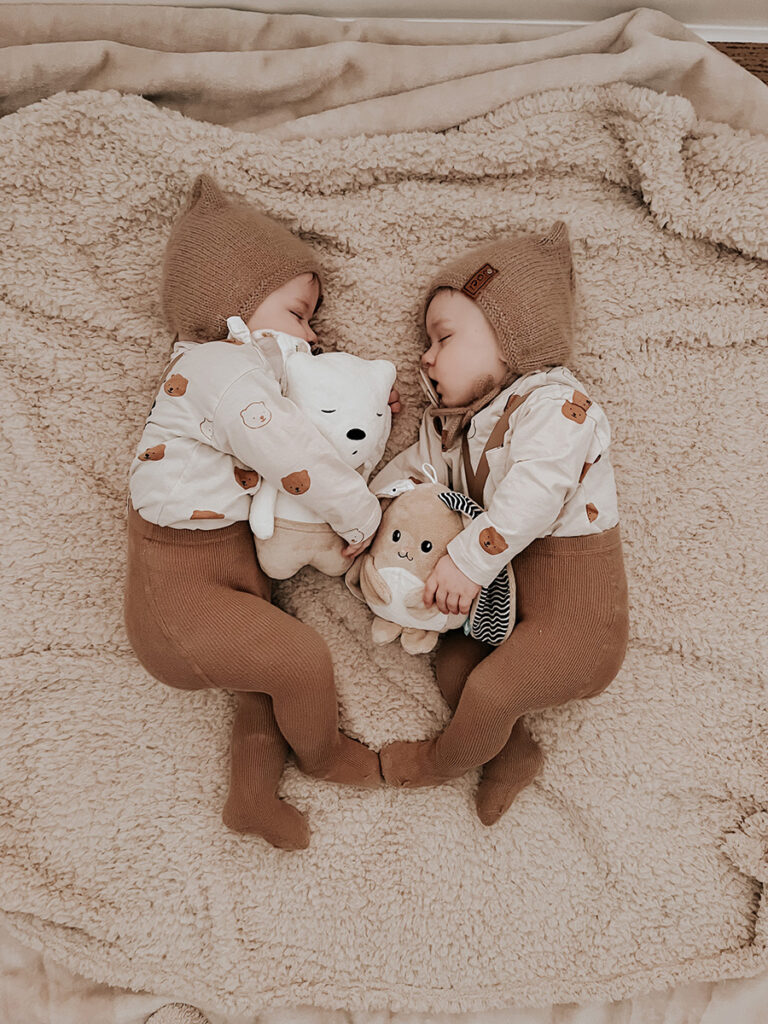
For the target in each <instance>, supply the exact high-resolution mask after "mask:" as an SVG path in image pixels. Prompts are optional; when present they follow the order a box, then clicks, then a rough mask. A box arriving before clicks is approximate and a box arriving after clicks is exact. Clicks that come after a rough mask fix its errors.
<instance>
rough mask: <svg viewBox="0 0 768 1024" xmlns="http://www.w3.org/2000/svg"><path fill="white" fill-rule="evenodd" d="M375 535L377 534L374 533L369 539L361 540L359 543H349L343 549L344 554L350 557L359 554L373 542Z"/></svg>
mask: <svg viewBox="0 0 768 1024" xmlns="http://www.w3.org/2000/svg"><path fill="white" fill-rule="evenodd" d="M375 536H376V534H375V533H372V534H371V536H370V537H368V539H367V540H361V541H360V543H359V544H348V545H347V546H346V547H345V548H342V549H341V553H342V555H344V556H347V557H349V558H354V557H355V556H356V555H359V554H360V552H361V551H364V550H365V549H366V548H367V547H368V545H369V544H370V543H371V541H372V540H373V538H374V537H375Z"/></svg>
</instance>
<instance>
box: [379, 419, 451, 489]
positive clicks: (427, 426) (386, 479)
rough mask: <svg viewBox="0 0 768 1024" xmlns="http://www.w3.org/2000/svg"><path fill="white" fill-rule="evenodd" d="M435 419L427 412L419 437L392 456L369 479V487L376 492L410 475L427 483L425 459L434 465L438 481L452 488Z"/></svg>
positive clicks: (422, 421)
mask: <svg viewBox="0 0 768 1024" xmlns="http://www.w3.org/2000/svg"><path fill="white" fill-rule="evenodd" d="M433 422H434V421H433V420H432V417H431V416H427V414H426V413H425V414H424V416H423V417H422V420H421V426H420V427H419V437H418V440H417V441H414V443H413V444H412V445H411V446H410V447H409V448H404V449H403V451H401V452H400V453H399V454H397V455H396V456H395V457H394V458H393V459H391V460H390V461H389V462H388V463H387V464H386V466H385V467H384V468H383V469H382V470H381V471H380V472H378V473H377V474H376V476H375V477H374V478H373V480H371V481H370V482H369V484H368V486H369V487H370V489H371V491H373V493H374V494H375V493H376V491H379V490H382V489H383V488H384V487H387V486H389V484H391V483H394V481H395V480H407V479H408V478H409V477H411V476H414V477H416V479H417V480H420V481H422V482H425V483H426V482H428V481H429V477H428V476H427V475H426V474H425V472H424V470H423V469H422V466H423V464H424V463H425V462H429V463H430V464H431V465H432V466H434V469H435V473H436V474H437V479H438V480H439V482H440V483H441V484H445V486H446V487H450V473H449V469H448V465H447V463H446V462H445V459H444V458H443V453H442V449H441V442H440V435H439V434H438V433H437V431H436V430H435V428H434V426H433Z"/></svg>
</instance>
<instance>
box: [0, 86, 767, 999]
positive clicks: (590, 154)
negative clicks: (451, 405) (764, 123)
mask: <svg viewBox="0 0 768 1024" xmlns="http://www.w3.org/2000/svg"><path fill="white" fill-rule="evenodd" d="M203 170H206V171H210V172H212V173H213V174H215V176H216V177H217V179H218V180H219V182H220V183H221V185H222V186H223V187H224V188H226V189H228V190H230V191H232V192H233V193H237V194H240V195H242V196H243V197H245V198H247V199H248V200H250V201H253V202H257V203H260V204H262V206H263V208H264V209H266V210H267V211H269V212H270V213H271V214H273V215H274V216H276V217H279V218H280V219H281V220H282V221H283V222H284V223H285V224H286V225H287V226H288V227H289V228H291V229H292V230H294V231H296V232H298V233H300V234H301V235H302V236H303V237H305V238H306V239H307V240H308V241H309V242H310V244H312V245H313V246H314V247H315V248H316V250H317V252H318V254H319V255H320V258H321V259H322V261H323V264H324V266H325V267H326V268H327V297H326V301H325V303H324V305H323V307H322V310H321V314H320V317H319V323H318V326H319V334H320V336H321V341H322V342H323V343H324V344H325V345H326V346H327V347H333V346H337V347H339V348H345V349H348V350H350V351H354V352H356V353H358V354H360V355H362V356H365V357H378V356H386V357H388V358H391V359H393V360H394V361H395V362H396V363H397V365H398V368H399V386H400V389H401V392H402V394H403V398H404V401H405V411H404V412H403V413H402V414H401V415H400V416H399V417H397V418H396V420H395V427H394V429H393V433H392V436H391V439H390V444H389V449H388V455H391V454H394V453H395V452H397V451H398V450H400V449H401V448H402V447H403V446H404V445H407V444H408V443H410V442H411V441H412V440H413V439H414V438H415V434H416V428H417V423H418V417H419V412H420V405H421V402H420V398H419V394H420V393H419V389H418V387H417V385H416V368H417V359H418V353H419V345H420V341H421V337H420V333H419V325H418V323H417V314H418V309H419V300H420V296H421V290H422V289H423V287H424V286H425V285H426V283H427V281H428V280H429V279H430V277H431V275H432V274H433V273H434V271H435V270H436V268H437V267H438V266H439V265H440V264H441V263H443V262H444V261H446V260H448V259H450V258H452V257H453V256H454V255H455V253H456V252H457V251H460V250H461V249H463V248H464V247H466V246H469V245H475V244H480V243H481V242H482V241H484V240H485V239H487V238H490V237H492V236H494V235H496V234H497V233H500V232H505V231H514V230H518V229H523V230H525V229H530V230H541V229H543V228H544V227H546V226H548V225H549V224H550V223H551V222H552V220H553V219H555V218H557V217H562V218H564V219H565V220H566V221H567V223H568V224H569V227H570V231H571V236H572V239H573V247H574V262H575V266H576V272H577V277H578V284H579V302H580V309H579V324H578V345H577V354H576V358H575V359H574V363H573V369H574V370H575V371H576V372H577V374H578V375H579V376H580V377H581V379H582V380H583V381H584V383H585V385H586V386H587V388H588V389H589V391H590V394H592V395H593V396H594V398H595V400H597V401H599V402H600V403H601V404H602V405H603V407H604V408H605V409H606V411H607V413H608V416H609V419H610V421H611V424H612V427H613V431H614V450H613V451H614V454H613V460H614V465H615V468H616V475H617V481H618V487H619V503H620V510H621V521H622V531H623V537H624V544H625V557H626V563H627V573H628V578H629V589H630V617H631V638H630V647H629V651H628V654H627V658H626V661H625V664H624V666H623V668H622V670H621V672H620V674H619V676H618V677H617V679H616V680H615V681H614V683H613V684H612V685H611V686H610V687H609V689H608V690H607V691H606V692H605V693H604V694H603V695H602V696H601V697H599V698H598V699H596V700H594V701H590V702H581V703H580V702H571V703H570V704H568V705H565V706H563V707H560V708H557V709H552V710H550V711H545V712H540V713H537V714H535V715H531V716H529V723H530V728H531V731H532V732H533V733H534V735H535V736H536V738H537V739H539V741H540V742H541V743H542V745H543V747H544V750H545V752H546V765H545V767H544V770H543V772H542V773H541V775H540V776H539V777H538V778H537V780H536V781H535V782H534V784H533V785H531V786H530V787H529V788H528V789H526V790H525V791H524V792H523V793H522V794H521V795H520V797H519V798H518V800H517V801H516V802H515V803H514V804H513V806H512V808H511V809H510V811H509V812H508V813H507V815H506V816H505V817H504V818H503V819H502V820H501V822H499V823H498V824H497V825H496V826H494V827H492V828H490V829H487V828H485V827H483V826H482V825H481V824H480V823H479V822H478V820H477V818H476V817H475V813H474V808H473V800H472V794H473V789H474V785H475V783H476V779H477V774H476V773H473V774H472V775H469V776H467V777H465V778H463V779H461V780H457V781H456V782H453V783H451V784H448V785H446V786H443V787H441V788H438V789H426V790H415V791H406V792H404V791H395V790H391V789H388V788H384V789H382V790H380V791H377V792H366V791H362V790H355V789H351V788H349V789H347V788H342V787H338V786H334V785H332V784H328V783H321V782H317V781H315V780H312V779H309V778H307V777H305V776H303V775H301V774H299V773H298V772H297V770H296V769H295V767H294V766H293V765H289V766H288V768H287V769H286V773H285V777H284V782H283V786H282V792H283V793H284V795H285V796H287V797H288V798H289V799H290V800H291V801H292V802H294V803H295V804H296V805H297V806H298V807H300V808H301V809H302V810H305V811H306V812H307V813H308V816H309V820H310V824H311V828H312V833H313V835H312V845H311V847H310V849H309V850H308V851H304V852H300V853H285V852H281V851H276V850H274V849H273V848H271V847H268V846H267V845H266V844H265V843H263V842H262V841H260V840H258V839H254V838H247V837H241V836H236V835H234V834H232V833H230V832H227V831H226V830H225V829H224V828H223V826H222V825H221V819H220V814H221V806H222V803H223V800H224V797H225V795H226V790H227V783H228V767H229V765H228V741H229V732H230V728H231V724H232V717H233V712H234V699H233V697H232V695H230V694H228V693H225V692H220V693H213V692H202V693H183V692H176V691H172V690H169V689H168V688H166V687H163V686H162V685H161V684H159V683H157V682H156V681H155V680H153V679H152V678H151V677H149V676H148V675H147V674H146V673H145V672H144V671H143V669H141V668H140V666H139V665H138V663H137V662H136V660H135V658H134V656H133V654H132V651H131V649H130V647H129V645H128V643H127V640H126V637H125V633H124V629H123V624H122V617H121V600H122V588H123V580H124V572H125V570H124V542H125V494H126V484H127V467H128V464H129V461H130V458H131V456H132V454H133V451H134V447H135V444H136V440H137V437H138V435H139V433H140V431H141V427H142V424H143V422H144V418H145V416H146V412H147V409H148V408H149V405H150V404H151V399H152V395H153V392H154V389H155V387H156V383H157V379H158V375H159V373H160V372H161V369H162V367H163V365H164V362H165V359H166V356H167V353H168V349H169V343H170V339H169V337H168V336H167V334H166V333H165V332H164V331H163V328H162V322H161V318H160V315H159V306H158V275H159V266H160V260H161V257H162V252H163V247H164V244H165V239H166V236H167V232H168V229H169V225H170V223H171V221H172V219H173V217H174V215H175V213H176V212H177V210H178V208H179V204H180V202H181V201H182V197H183V195H184V194H185V193H186V191H187V189H188V187H189V184H190V182H191V181H192V180H193V178H194V176H195V175H196V174H197V173H198V172H200V171H203ZM767 189H768V138H766V137H765V136H763V135H758V134H750V133H749V132H747V131H745V130H734V129H732V128H730V127H727V126H725V125H723V124H718V123H711V122H705V121H700V120H697V117H696V115H695V112H694V110H693V107H692V106H691V104H690V102H689V101H688V100H687V99H685V98H682V97H670V96H665V95H663V94H660V93H656V92H652V91H650V90H647V89H644V88H639V87H635V86H631V85H628V84H626V83H616V84H613V85H607V86H600V87H578V88H574V89H565V90H553V91H550V92H545V93H540V94H537V95H533V96H529V97H526V98H523V99H520V100H516V101H514V102H512V103H510V104H508V105H505V106H503V107H501V108H499V109H497V110H495V111H494V112H492V113H490V114H488V115H486V116H482V117H478V118H476V119H474V120H471V121H468V122H466V123H465V124H463V125H462V126H461V127H460V128H459V129H454V130H450V131H447V132H445V133H443V134H430V133H410V134H403V135H398V134H392V135H389V136H374V137H371V138H366V139H329V140H326V141H324V142H319V141H316V140H312V139H308V140H303V141H298V142H292V143H287V144H286V143H282V142H280V141H278V140H273V139H264V138H259V137H254V136H252V135H246V134H239V133H237V132H233V131H232V130H230V129H228V128H224V127H220V126H215V125H210V124H205V123H201V122H196V121H192V120H189V119H187V118H185V117H184V116H183V115H181V114H178V113H175V112H171V111H167V110H161V109H158V108H156V107H155V106H153V105H152V104H151V103H149V102H147V101H145V100H143V99H141V98H139V97H136V96H125V97H123V96H121V95H120V94H118V93H116V92H114V91H107V92H93V91H92V92H82V93H78V94H58V95H56V96H54V97H52V98H49V99H46V100H43V101H42V102H40V103H37V104H35V105H32V106H28V107H26V108H24V109H23V110H21V111H20V112H18V113H15V114H11V115H8V116H7V117H5V118H3V119H2V121H0V232H1V233H2V240H3V245H2V250H1V251H0V265H1V270H0V282H1V285H0V288H1V292H0V294H1V296H2V298H1V300H0V359H1V360H2V367H3V374H2V381H1V382H0V383H1V386H2V392H0V398H1V401H2V417H1V418H0V424H1V429H2V445H3V463H4V467H5V469H4V477H5V484H4V490H3V503H2V517H3V518H2V537H3V541H4V557H3V559H2V563H0V572H2V578H3V602H4V615H3V632H2V673H3V675H2V690H1V691H0V745H1V749H2V751H3V757H2V769H1V775H0V802H1V804H2V817H1V818H0V909H1V910H2V913H3V918H4V921H5V922H7V923H8V925H9V926H11V927H12V928H13V929H14V931H15V933H16V934H17V935H18V937H19V938H22V939H23V941H25V942H26V943H27V944H28V945H32V946H39V947H41V948H45V949H46V950H47V951H49V952H50V953H51V955H53V956H55V957H56V958H57V959H59V960H60V961H62V962H63V963H65V964H66V965H67V966H68V967H69V968H70V969H71V970H76V971H79V972H81V973H84V974H87V975H89V976H91V977H98V979H99V980H102V981H104V982H106V983H108V984H111V985H121V986H126V987H133V988H139V989H149V990H151V991H173V992H174V994H175V996H176V998H179V999H186V1000H188V1001H190V1002H193V1003H195V1002H197V1003H203V1004H205V1005H207V1006H220V1007H221V1009H222V1012H246V1011H254V1010H261V1009H264V1008H267V1007H272V1006H281V1005H282V1006H286V1005H287V1006H297V1005H301V1004H313V1005H315V1006H320V1007H325V1008H331V1009H332V1008H346V1009H361V1010H373V1009H377V1008H385V1007H386V1008H389V1009H391V1010H407V1009H413V1010H421V1011H464V1010H483V1009H489V1008H496V1007H504V1006H508V1005H510V1004H530V1005H548V1004H552V1003H555V1002H566V1001H578V1002H584V1001H587V1000H590V999H617V998H621V997H624V996H628V995H631V994H633V993H637V992H641V991H644V990H648V989H650V988H652V987H661V986H665V985H670V984H675V983H678V982H684V981H689V980H694V979H718V978H725V977H736V976H748V975H752V974H756V973H758V972H759V971H760V970H762V969H764V968H765V967H766V966H768V948H767V940H768V935H767V930H766V907H765V904H764V902H763V886H764V884H765V882H766V881H767V880H768V868H766V850H767V848H768V755H767V754H766V742H765V740H766V723H767V721H768V706H767V703H766V692H765V688H764V687H765V680H764V675H763V672H764V665H765V663H766V653H767V652H766V650H765V645H764V640H763V634H764V624H765V612H766V609H765V603H764V598H763V594H764V593H765V590H766V583H767V581H766V580H765V566H766V561H767V560H766V554H767V551H766V549H767V548H768V542H767V541H766V537H765V529H764V517H763V515H761V513H762V511H763V507H762V505H763V496H762V494H761V493H760V485H761V483H763V482H764V480H765V447H764V446H763V447H762V448H761V447H760V443H759V442H760V440H761V439H762V438H763V437H764V434H765V426H766V424H765V401H764V392H765V384H766V368H765V366H766V364H765V347H764V346H765V340H766V336H767V335H768V309H767V308H766V303H767V299H768V292H767V289H766V264H765V260H766V259H768V242H767V241H766V239H768V230H767V229H768V203H767V201H766V195H767V194H768V193H767ZM276 599H277V601H278V603H279V604H281V605H282V606H283V607H285V608H286V609H288V610H289V611H290V612H291V613H293V614H296V615H298V616H299V617H300V618H302V619H304V620H305V621H307V622H309V623H310V624H311V625H312V626H314V627H315V628H317V629H318V630H319V631H320V632H321V633H322V634H323V635H324V636H325V637H326V638H327V641H328V643H329V645H330V648H331V651H332V654H333V658H334V663H335V666H336V669H337V682H338V689H339V694H340V706H341V717H342V724H343V726H344V727H345V728H346V729H347V731H348V732H349V733H350V734H351V735H354V736H356V737H359V738H361V739H363V740H364V741H365V742H367V743H369V744H370V745H372V746H373V747H375V748H379V747H380V746H381V745H382V744H383V743H385V742H387V741H389V740H392V739H395V738H398V737H400V738H405V739H417V738H421V737H424V736H427V735H430V734H432V733H433V732H435V731H436V730H437V729H438V728H440V727H441V726H442V725H443V724H444V723H445V721H446V720H447V715H448V711H447V708H446V706H445V705H444V703H443V702H442V699H441V697H440V696H439V693H438V691H437V688H436V686H435V683H434V679H433V674H432V671H431V668H430V662H429V659H428V658H423V657H411V656H410V655H407V654H406V653H405V652H403V651H402V649H400V648H399V647H398V646H396V645H391V646H389V647H386V648H374V647H372V646H371V644H370V641H369V626H370V613H369V612H368V611H367V609H366V608H365V607H364V606H363V605H361V604H360V603H359V602H357V601H356V600H355V599H354V597H352V595H350V594H349V593H347V592H346V590H345V588H344V587H343V585H342V584H341V582H340V581H339V580H338V579H329V578H325V577H322V576H320V575H319V574H317V573H315V572H314V570H304V571H303V572H302V573H301V574H300V575H299V576H297V577H296V578H295V579H294V580H291V581H288V582H286V583H284V584H280V585H279V586H277V587H276Z"/></svg>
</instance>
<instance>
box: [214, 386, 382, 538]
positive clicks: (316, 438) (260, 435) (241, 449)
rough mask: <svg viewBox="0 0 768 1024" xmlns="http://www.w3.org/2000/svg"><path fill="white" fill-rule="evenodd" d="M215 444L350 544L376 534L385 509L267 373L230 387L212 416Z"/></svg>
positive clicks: (358, 475) (359, 476)
mask: <svg viewBox="0 0 768 1024" xmlns="http://www.w3.org/2000/svg"><path fill="white" fill-rule="evenodd" d="M212 440H213V443H214V444H215V445H216V447H217V448H219V449H220V450H221V451H226V452H229V453H230V454H232V455H234V456H235V457H236V458H237V459H239V460H241V461H242V462H243V464H244V465H246V466H248V467H249V468H250V469H255V470H256V471H257V472H258V473H261V475H262V476H263V477H264V479H265V480H266V481H267V482H268V483H271V484H272V485H273V486H274V487H276V488H278V489H280V488H281V489H282V490H283V491H285V492H286V493H287V494H290V495H291V496H292V497H296V498H301V499H302V500H304V501H306V503H307V505H308V506H309V507H310V508H311V509H312V511H313V512H315V513H316V514H317V515H319V516H322V517H323V519H324V520H325V521H326V522H327V523H328V524H329V525H330V526H331V528H332V529H333V530H335V532H336V533H338V534H339V535H340V536H341V537H343V538H344V539H345V540H347V541H349V542H351V543H354V542H357V541H361V540H363V539H365V538H366V537H370V536H371V535H372V534H374V533H375V532H376V528H377V527H378V525H379V522H380V520H381V510H380V507H379V503H378V501H377V499H376V498H375V497H374V495H373V494H371V492H370V491H369V490H368V487H367V486H366V483H365V481H364V480H363V478H362V476H361V475H360V474H359V473H358V472H356V470H354V469H352V468H351V466H348V465H347V464H346V462H344V461H343V459H341V457H340V456H339V454H338V452H337V451H336V449H335V448H334V447H333V446H332V445H331V444H330V442H329V441H328V440H327V439H326V438H325V437H323V435H322V434H321V433H320V431H319V430H318V429H317V427H316V426H315V425H314V423H312V421H311V420H310V419H309V418H308V417H307V416H306V415H305V414H304V413H303V412H302V411H301V409H299V407H298V406H297V405H296V404H295V403H294V402H292V401H291V400H290V399H289V398H286V397H285V396H284V395H283V394H282V392H281V390H280V385H279V384H278V382H277V381H276V380H275V379H274V377H271V376H269V375H268V374H266V373H265V372H264V371H263V370H260V369H253V370H249V371H247V372H246V373H243V374H242V375H241V376H240V377H238V378H237V380H235V381H234V382H233V383H232V384H230V385H229V387H228V388H227V390H226V391H225V392H224V394H223V395H222V397H221V399H220V401H219V404H218V405H217V407H216V409H215V411H214V414H213V436H212ZM304 495H306V497H304Z"/></svg>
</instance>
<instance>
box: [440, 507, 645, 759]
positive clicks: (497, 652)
mask: <svg viewBox="0 0 768 1024" xmlns="http://www.w3.org/2000/svg"><path fill="white" fill-rule="evenodd" d="M512 565H513V569H514V575H515V583H516V587H517V622H516V624H515V628H514V630H513V631H512V633H511V634H510V636H509V637H508V639H507V640H506V641H505V642H504V643H502V644H500V645H499V646H498V647H491V646H489V645H487V644H481V643H479V642H478V641H476V640H473V639H471V638H465V637H464V636H463V635H462V634H454V633H450V634H448V635H447V636H446V638H444V639H443V640H442V641H441V644H442V645H443V647H442V648H440V649H438V653H437V658H436V663H435V669H436V675H437V681H438V685H439V686H440V689H441V691H442V692H443V695H444V697H445V699H446V701H447V703H448V704H449V705H450V707H451V708H453V709H455V711H454V715H453V718H452V719H451V721H450V722H449V724H448V725H447V726H446V728H445V730H444V731H443V732H442V733H441V734H440V736H439V737H438V738H437V741H436V743H435V747H434V756H435V767H436V769H437V771H438V772H444V773H445V774H446V775H447V776H450V777H454V776H458V775H463V774H464V773H465V772H467V771H469V770H470V769H472V768H476V767H477V766H479V765H482V764H486V763H487V762H489V761H491V759H492V758H494V757H496V756H497V755H501V756H502V757H503V756H504V748H505V746H506V745H507V744H509V750H508V751H507V752H506V753H507V754H510V753H513V750H512V748H514V747H515V745H521V746H522V747H525V746H526V744H530V742H531V741H530V739H529V737H528V734H527V731H526V730H525V729H524V728H523V726H522V722H519V723H518V720H519V719H520V716H521V715H523V714H525V712H527V711H535V710H540V709H543V708H550V707H554V706H556V705H558V704H563V703H565V702H566V701H569V700H574V699H576V698H582V697H593V696H596V695H597V694H598V693H600V692H602V691H603V690H604V689H605V688H606V687H607V686H608V684H609V683H610V682H611V681H612V680H613V679H614V678H615V676H616V674H617V673H618V671H619V668H620V667H621V664H622V662H623V660H624V655H625V652H626V647H627V639H628V632H629V621H628V608H627V604H628V595H627V580H626V575H625V571H624V561H623V554H622V546H621V538H620V531H619V526H618V525H616V526H614V527H613V528H612V529H609V530H605V531H603V532H602V533H594V534H586V535H584V536H580V537H541V538H539V539H537V540H534V541H533V542H532V543H531V544H530V545H529V546H528V547H527V548H525V549H524V550H523V551H522V552H521V553H520V554H519V555H517V556H516V557H515V558H514V559H513V561H512Z"/></svg>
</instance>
